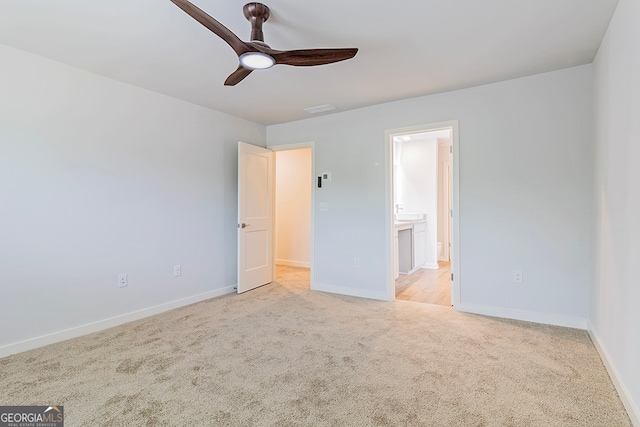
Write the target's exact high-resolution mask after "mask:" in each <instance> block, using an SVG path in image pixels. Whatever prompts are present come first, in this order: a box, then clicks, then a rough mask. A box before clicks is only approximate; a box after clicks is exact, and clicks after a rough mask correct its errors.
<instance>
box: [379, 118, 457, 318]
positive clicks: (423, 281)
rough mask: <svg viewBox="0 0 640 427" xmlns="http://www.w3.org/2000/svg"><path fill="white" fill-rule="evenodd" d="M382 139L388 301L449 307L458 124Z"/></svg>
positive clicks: (422, 128)
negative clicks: (386, 176) (385, 144)
mask: <svg viewBox="0 0 640 427" xmlns="http://www.w3.org/2000/svg"><path fill="white" fill-rule="evenodd" d="M387 135H388V137H389V145H390V147H389V148H390V154H389V156H390V171H389V172H390V185H389V190H390V191H389V192H390V194H389V201H390V204H391V206H390V209H389V210H390V212H391V214H390V215H389V216H390V229H391V236H392V237H391V242H392V245H391V251H390V252H391V253H390V257H391V265H393V267H392V278H391V281H392V286H391V287H392V289H393V294H392V299H395V298H397V299H403V300H410V301H415V302H422V303H430V304H439V305H448V306H451V305H454V304H455V301H456V297H457V293H456V290H457V287H456V286H455V283H456V282H454V281H453V279H455V278H456V277H455V276H456V274H454V273H453V272H454V271H455V269H456V267H457V265H456V263H455V261H454V260H453V258H455V256H454V254H455V253H456V251H455V249H456V248H455V243H454V242H455V239H454V234H455V232H454V228H455V225H456V224H457V223H456V222H455V220H454V221H452V215H453V213H454V211H455V210H454V200H455V199H456V197H457V191H456V190H455V185H454V184H455V183H457V176H454V175H455V168H454V165H455V164H456V161H455V160H457V159H455V158H454V152H455V147H457V122H448V123H441V124H436V125H427V126H419V127H412V128H405V129H396V130H392V131H387ZM452 261H453V262H452Z"/></svg>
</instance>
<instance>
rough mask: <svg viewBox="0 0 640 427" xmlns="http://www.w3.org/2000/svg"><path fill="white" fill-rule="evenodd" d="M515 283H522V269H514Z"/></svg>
mask: <svg viewBox="0 0 640 427" xmlns="http://www.w3.org/2000/svg"><path fill="white" fill-rule="evenodd" d="M513 283H522V270H513Z"/></svg>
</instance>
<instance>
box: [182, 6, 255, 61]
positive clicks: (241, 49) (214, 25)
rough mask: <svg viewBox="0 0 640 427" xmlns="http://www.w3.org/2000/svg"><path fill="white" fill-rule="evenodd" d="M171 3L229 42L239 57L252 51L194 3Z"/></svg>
mask: <svg viewBox="0 0 640 427" xmlns="http://www.w3.org/2000/svg"><path fill="white" fill-rule="evenodd" d="M171 2H173V3H174V4H175V5H176V6H178V7H179V8H180V9H182V10H184V11H185V12H186V13H187V15H189V16H191V17H192V18H193V19H195V20H196V21H198V22H199V23H201V24H202V25H204V26H205V27H207V28H208V29H209V30H211V31H213V32H214V33H215V34H216V35H218V37H220V38H221V39H222V40H224V41H225V42H227V44H229V46H231V48H232V49H233V50H234V51H235V52H236V53H237V54H238V56H240V55H242V54H243V53H246V52H249V51H250V50H251V48H250V47H249V46H247V44H246V43H245V42H243V41H242V40H240V39H239V38H238V36H236V35H235V34H234V33H233V32H232V31H231V30H230V29H228V28H227V27H225V26H224V25H222V24H221V23H220V22H218V21H216V20H215V19H214V18H213V17H211V16H210V15H208V14H207V13H206V12H205V11H203V10H202V9H199V8H198V7H197V6H195V5H194V4H193V3H191V2H189V1H187V0H171Z"/></svg>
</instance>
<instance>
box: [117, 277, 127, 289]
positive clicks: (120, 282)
mask: <svg viewBox="0 0 640 427" xmlns="http://www.w3.org/2000/svg"><path fill="white" fill-rule="evenodd" d="M128 284H129V279H128V278H127V275H126V274H118V287H119V288H124V287H125V286H127V285H128Z"/></svg>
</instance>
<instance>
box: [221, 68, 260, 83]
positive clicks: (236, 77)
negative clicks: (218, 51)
mask: <svg viewBox="0 0 640 427" xmlns="http://www.w3.org/2000/svg"><path fill="white" fill-rule="evenodd" d="M252 71H253V70H250V69H248V68H244V67H243V66H242V65H239V66H238V69H237V70H235V71H234V72H233V73H231V75H230V76H229V77H227V80H225V81H224V85H225V86H235V85H237V84H238V83H240V82H241V81H242V80H243V79H244V78H245V77H247V76H248V75H249V74H251V72H252Z"/></svg>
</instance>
